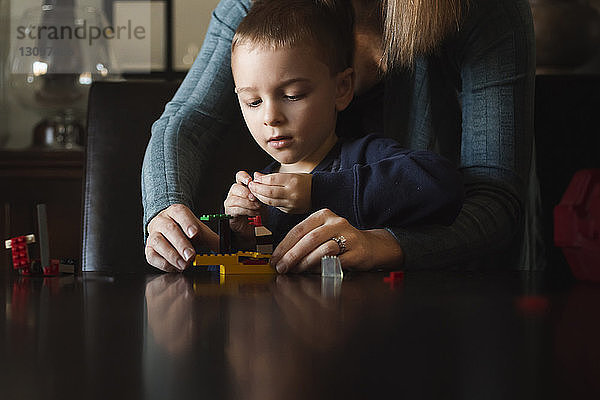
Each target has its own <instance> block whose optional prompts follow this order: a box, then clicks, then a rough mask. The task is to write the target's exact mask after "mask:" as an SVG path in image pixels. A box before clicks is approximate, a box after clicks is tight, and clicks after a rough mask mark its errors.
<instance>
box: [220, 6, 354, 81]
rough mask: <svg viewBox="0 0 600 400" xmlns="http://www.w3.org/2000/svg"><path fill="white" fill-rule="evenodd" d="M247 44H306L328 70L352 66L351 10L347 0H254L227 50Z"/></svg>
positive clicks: (290, 45) (352, 29)
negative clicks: (313, 50) (312, 49)
mask: <svg viewBox="0 0 600 400" xmlns="http://www.w3.org/2000/svg"><path fill="white" fill-rule="evenodd" d="M245 44H251V45H261V46H267V47H271V48H274V49H277V48H291V47H295V46H301V45H308V46H311V47H312V48H314V49H315V50H316V54H317V56H319V58H320V59H321V60H323V61H324V62H325V63H326V64H327V65H328V66H329V69H330V71H331V73H332V74H335V73H338V72H341V71H343V70H345V69H346V68H348V67H351V66H352V63H353V57H354V11H353V8H352V4H351V1H350V0H254V1H253V2H252V6H251V7H250V10H249V11H248V15H246V17H245V18H244V19H243V20H242V22H241V23H240V25H239V26H238V28H237V30H236V32H235V35H234V37H233V42H232V44H231V51H232V52H233V51H234V50H235V48H236V46H240V45H245Z"/></svg>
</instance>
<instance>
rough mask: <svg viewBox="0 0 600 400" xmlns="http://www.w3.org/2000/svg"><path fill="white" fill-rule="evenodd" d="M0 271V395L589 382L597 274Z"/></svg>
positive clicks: (593, 381)
mask: <svg viewBox="0 0 600 400" xmlns="http://www.w3.org/2000/svg"><path fill="white" fill-rule="evenodd" d="M0 281H1V282H0V283H1V285H0V302H2V303H0V343H1V344H0V346H1V347H0V367H2V371H3V373H2V374H1V375H0V396H1V397H2V398H46V397H47V398H123V397H127V398H144V399H155V398H156V399H164V398H189V397H198V396H201V397H206V398H223V399H228V398H235V399H238V398H250V399H253V398H257V399H259V398H260V399H271V398H275V399H279V398H284V397H285V398H286V399H296V398H298V399H300V398H338V397H348V398H379V397H385V396H389V394H390V393H394V395H395V396H396V397H418V398H422V397H430V398H448V397H450V398H466V399H470V398H473V399H479V398H487V397H500V398H546V397H548V398H553V397H558V398H570V397H574V398H597V397H598V396H600V384H599V383H598V382H600V380H598V379H597V377H598V376H600V366H599V364H598V360H600V345H598V343H599V342H598V340H597V337H598V334H599V333H600V320H598V318H596V317H595V316H596V314H597V312H596V310H598V308H599V307H600V287H599V286H598V285H589V284H571V283H561V284H560V285H556V284H545V283H543V281H542V282H541V283H540V282H537V281H535V280H531V279H529V278H526V279H523V278H522V277H521V276H520V275H518V274H497V275H493V274H471V273H450V272H437V273H424V272H420V273H407V274H406V278H405V280H404V281H403V282H402V284H401V285H400V286H394V285H388V284H386V283H385V282H383V275H382V274H377V273H372V274H355V275H352V274H350V275H348V276H346V277H345V278H344V280H343V281H342V282H341V284H340V285H338V287H337V288H336V289H335V291H333V292H332V291H331V290H328V288H327V287H325V286H324V284H326V283H324V281H323V280H322V279H321V277H320V276H316V275H300V276H297V275H286V276H261V277H259V276H256V277H226V278H225V279H222V278H221V277H220V276H219V275H218V274H216V275H213V274H189V275H188V274H164V275H154V276H143V275H133V276H126V275H120V276H119V275H117V276H111V277H102V276H98V275H93V274H86V275H84V276H83V277H72V276H71V277H61V278H47V279H42V278H16V277H8V278H0ZM332 294H333V295H332ZM64 377H69V378H68V379H67V381H68V384H65V385H63V384H62V382H64V381H65V380H64ZM32 381H33V382H35V384H31V382H32ZM58 383H61V384H58ZM490 393H494V394H495V395H494V396H488V395H489V394H490Z"/></svg>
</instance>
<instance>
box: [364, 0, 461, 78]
mask: <svg viewBox="0 0 600 400" xmlns="http://www.w3.org/2000/svg"><path fill="white" fill-rule="evenodd" d="M359 1H363V2H364V1H370V0H359ZM381 1H383V2H384V4H383V10H382V11H383V18H384V21H383V48H382V50H383V59H382V64H383V65H385V66H386V67H387V69H388V70H390V69H394V68H398V67H404V68H409V69H410V68H412V66H413V64H414V61H415V59H416V57H417V56H419V55H425V54H431V53H432V52H434V51H435V50H436V48H437V47H438V46H439V45H440V44H441V42H442V40H443V39H445V38H446V37H447V36H448V35H449V34H451V33H453V32H456V31H457V30H458V29H459V27H460V23H461V21H462V17H463V6H467V5H468V0H381Z"/></svg>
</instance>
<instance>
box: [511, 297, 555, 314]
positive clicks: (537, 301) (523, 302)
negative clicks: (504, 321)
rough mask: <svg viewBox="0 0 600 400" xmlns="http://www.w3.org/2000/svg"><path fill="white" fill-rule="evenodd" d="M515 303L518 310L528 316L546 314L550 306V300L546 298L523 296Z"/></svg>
mask: <svg viewBox="0 0 600 400" xmlns="http://www.w3.org/2000/svg"><path fill="white" fill-rule="evenodd" d="M515 302H516V305H517V308H518V309H519V310H520V311H521V312H522V313H523V314H525V315H528V316H536V315H542V314H545V313H546V311H548V308H549V306H550V302H549V301H548V298H547V297H544V296H521V297H517V299H516V300H515Z"/></svg>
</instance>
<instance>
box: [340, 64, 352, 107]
mask: <svg viewBox="0 0 600 400" xmlns="http://www.w3.org/2000/svg"><path fill="white" fill-rule="evenodd" d="M335 79H336V96H335V109H336V111H342V110H344V109H345V108H346V107H348V104H350V102H351V101H352V99H353V98H354V70H353V69H352V68H346V69H345V70H344V71H342V72H339V73H338V74H337V76H336V78H335Z"/></svg>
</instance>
